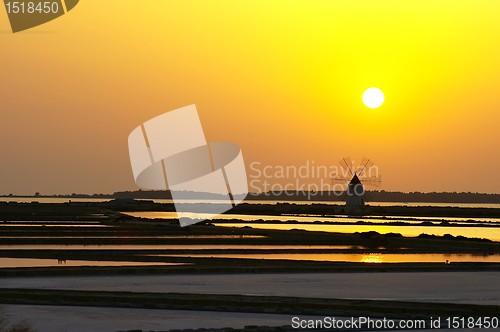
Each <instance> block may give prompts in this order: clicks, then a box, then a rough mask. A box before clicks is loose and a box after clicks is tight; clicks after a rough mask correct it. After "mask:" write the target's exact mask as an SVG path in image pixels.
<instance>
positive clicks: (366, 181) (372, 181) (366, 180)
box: [360, 175, 382, 188]
mask: <svg viewBox="0 0 500 332" xmlns="http://www.w3.org/2000/svg"><path fill="white" fill-rule="evenodd" d="M360 181H361V182H362V183H363V185H365V186H368V187H374V188H380V187H381V186H382V176H380V175H375V176H369V177H363V178H361V179H360Z"/></svg>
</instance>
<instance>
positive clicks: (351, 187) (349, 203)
mask: <svg viewBox="0 0 500 332" xmlns="http://www.w3.org/2000/svg"><path fill="white" fill-rule="evenodd" d="M374 165H375V164H374V162H373V161H371V160H370V159H368V158H363V160H361V162H360V163H353V162H352V161H351V159H350V158H349V157H346V158H342V160H341V161H340V166H341V172H340V173H341V174H336V175H334V177H333V178H332V181H333V182H336V183H339V184H341V185H343V188H344V190H345V193H346V196H345V201H346V210H347V211H348V212H359V211H360V210H361V209H362V208H363V207H364V206H365V203H366V191H365V186H368V187H379V186H380V185H381V183H382V178H381V176H380V175H379V174H378V172H377V169H376V168H375V167H374Z"/></svg>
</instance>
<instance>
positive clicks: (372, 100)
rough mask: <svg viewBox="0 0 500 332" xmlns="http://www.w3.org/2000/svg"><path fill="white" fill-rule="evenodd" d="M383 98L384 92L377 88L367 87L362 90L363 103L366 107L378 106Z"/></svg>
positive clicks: (382, 101)
mask: <svg viewBox="0 0 500 332" xmlns="http://www.w3.org/2000/svg"><path fill="white" fill-rule="evenodd" d="M384 99H385V98H384V93H383V92H382V90H380V89H379V88H369V89H366V90H365V92H363V104H365V106H366V107H368V108H379V107H380V106H382V104H383V103H384Z"/></svg>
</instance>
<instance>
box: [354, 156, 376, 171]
mask: <svg viewBox="0 0 500 332" xmlns="http://www.w3.org/2000/svg"><path fill="white" fill-rule="evenodd" d="M373 165H375V163H374V162H373V161H371V160H370V159H368V158H366V157H363V160H362V161H361V166H360V169H361V170H360V171H359V173H358V175H362V174H363V173H364V172H365V171H366V170H368V169H370V168H371V167H372V166H373Z"/></svg>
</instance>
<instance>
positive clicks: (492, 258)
mask: <svg viewBox="0 0 500 332" xmlns="http://www.w3.org/2000/svg"><path fill="white" fill-rule="evenodd" d="M154 256H162V257H163V256H170V257H217V258H248V259H289V260H308V261H329V262H354V263H445V262H446V261H448V262H478V263H479V262H481V263H500V254H492V255H472V254H385V253H367V254H350V253H349V254H344V253H342V254H331V253H329V254H303V253H298V254H291V253H286V254H208V255H207V254H189V255H154Z"/></svg>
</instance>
